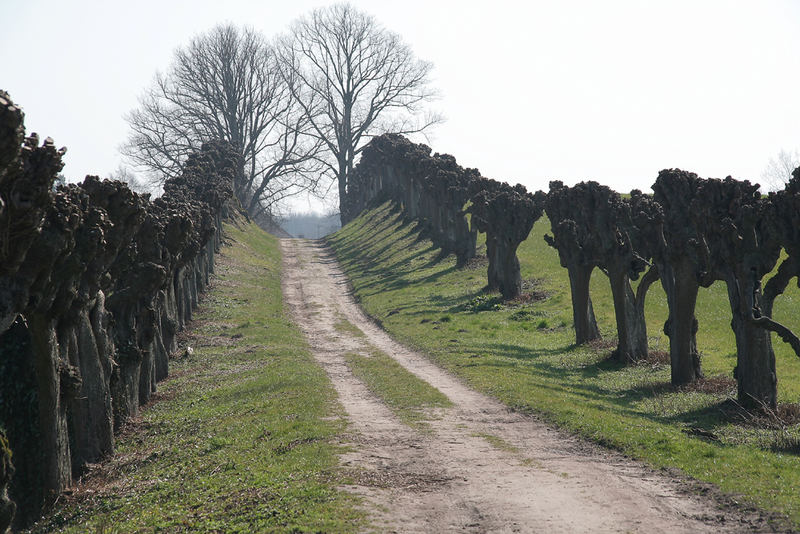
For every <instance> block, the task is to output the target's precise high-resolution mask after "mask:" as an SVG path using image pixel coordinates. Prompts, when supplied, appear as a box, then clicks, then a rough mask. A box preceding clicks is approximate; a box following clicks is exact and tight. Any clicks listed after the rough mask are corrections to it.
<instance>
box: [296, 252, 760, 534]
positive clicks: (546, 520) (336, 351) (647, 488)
mask: <svg viewBox="0 0 800 534" xmlns="http://www.w3.org/2000/svg"><path fill="white" fill-rule="evenodd" d="M281 246H282V249H283V256H284V258H283V261H284V266H283V267H284V279H283V289H284V298H285V299H286V300H287V302H288V304H289V306H290V309H291V311H292V314H293V317H294V319H295V320H296V321H297V323H298V324H299V326H300V327H301V328H302V329H303V331H304V333H305V335H306V336H307V338H308V340H309V342H310V344H311V347H312V350H313V351H314V354H315V356H316V358H317V360H318V361H319V362H320V364H321V365H322V366H323V367H324V368H325V370H326V371H327V373H328V375H329V376H330V378H331V380H332V381H333V384H334V386H335V387H336V390H337V392H338V395H339V401H340V402H341V404H342V406H343V407H344V409H345V410H346V412H347V416H348V418H349V420H350V422H351V427H350V428H351V431H352V435H351V444H352V446H353V447H352V449H353V450H352V452H349V453H347V454H345V455H344V456H343V457H342V459H341V461H342V463H343V465H344V466H345V467H346V468H348V469H351V470H352V473H353V479H354V480H355V481H356V485H354V486H348V487H347V489H348V490H349V491H354V492H356V493H357V494H359V495H362V496H364V497H365V500H366V502H367V503H368V510H369V513H370V515H371V517H372V519H373V525H374V527H375V529H376V530H377V531H380V532H753V531H765V530H769V527H768V525H767V524H766V522H765V521H764V520H763V519H761V517H760V516H759V515H758V514H749V515H744V514H740V513H738V512H736V511H732V510H731V509H729V508H728V507H725V506H724V505H723V504H721V503H720V501H719V500H714V499H708V498H705V497H697V496H693V495H690V492H696V490H697V488H698V486H697V485H693V484H692V483H690V482H687V481H685V480H680V479H676V478H672V477H669V476H667V475H666V474H664V473H662V472H656V471H653V470H651V469H649V468H647V467H645V466H642V465H640V464H638V463H636V462H633V461H631V460H629V459H627V458H625V457H623V456H621V455H618V454H615V453H613V452H609V451H607V450H604V449H601V448H600V447H597V446H594V445H592V444H588V443H585V442H583V441H582V440H579V439H576V438H575V437H572V436H569V435H567V434H566V433H564V432H561V431H558V430H555V429H553V428H550V427H548V426H546V425H545V424H543V423H541V422H539V421H537V420H535V419H534V418H531V417H527V416H523V415H520V414H516V413H513V412H511V411H509V410H508V409H507V408H506V407H505V406H503V405H502V404H500V403H499V402H498V401H496V400H494V399H491V398H489V397H487V396H485V395H482V394H480V393H477V392H475V391H473V390H472V389H470V388H468V387H466V386H465V385H464V384H463V383H461V382H460V381H459V380H458V379H456V378H454V377H453V376H451V375H450V374H448V373H447V372H445V371H443V370H441V369H440V368H438V367H437V366H435V365H434V364H432V363H431V362H430V361H429V360H428V359H426V358H425V356H423V355H421V354H419V353H415V352H413V351H411V350H409V349H407V348H405V347H403V346H402V345H400V344H398V343H396V342H395V341H394V340H392V339H391V338H390V337H389V336H388V335H387V334H386V333H385V332H384V331H383V330H381V329H380V328H379V327H377V326H376V325H375V324H374V323H373V322H372V321H370V320H369V319H368V318H367V317H366V316H365V315H364V314H363V313H362V312H361V310H360V308H359V307H358V305H357V304H356V303H355V301H354V300H353V298H352V296H351V295H350V293H349V291H348V281H347V278H346V277H345V276H344V274H343V273H342V272H341V270H340V269H339V267H338V265H337V262H336V260H335V259H334V257H333V255H332V253H330V251H329V250H327V249H326V248H325V247H324V246H323V245H322V244H320V243H318V242H314V241H307V240H297V239H291V240H290V239H286V240H282V241H281ZM343 317H344V318H346V319H347V320H348V321H350V322H351V323H352V324H353V325H355V326H357V327H358V328H359V329H360V330H361V331H363V333H364V334H365V337H364V338H361V337H360V336H354V335H352V334H347V333H345V332H343V331H341V329H339V330H337V329H336V328H335V325H336V323H337V322H340V321H341V320H342V318H343ZM370 344H371V345H373V346H375V347H378V348H379V349H381V350H383V351H384V352H385V353H387V354H389V355H390V356H392V357H393V358H395V359H396V360H397V361H398V362H399V363H400V364H401V365H403V366H404V367H405V368H406V369H408V370H409V371H411V372H412V373H414V374H415V375H417V376H418V377H420V378H422V379H423V380H425V381H427V382H428V383H430V384H431V385H433V386H434V387H436V388H438V389H439V390H440V391H441V392H442V393H444V394H445V395H447V397H449V398H450V400H451V401H452V402H453V404H454V406H453V407H452V408H448V409H445V410H440V411H438V412H437V413H436V414H434V416H432V417H431V419H430V421H429V425H430V428H431V431H429V432H420V431H416V430H414V429H412V428H409V427H408V426H406V425H404V424H403V423H401V422H400V421H399V420H398V419H397V418H396V417H395V416H394V415H393V414H392V412H391V411H390V410H389V409H388V408H387V407H386V406H385V405H383V404H382V403H381V402H380V400H379V399H378V398H376V397H375V396H374V395H372V394H371V393H370V392H369V391H368V390H367V388H366V387H365V386H364V384H363V383H361V382H360V381H359V380H358V379H356V378H355V377H354V376H353V375H352V373H351V372H350V370H349V368H348V367H347V364H346V363H345V360H344V354H345V353H347V352H349V351H363V350H365V348H366V347H367V346H368V345H370ZM487 436H491V437H488V438H487ZM493 443H494V444H493Z"/></svg>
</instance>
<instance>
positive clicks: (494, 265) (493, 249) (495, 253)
mask: <svg viewBox="0 0 800 534" xmlns="http://www.w3.org/2000/svg"><path fill="white" fill-rule="evenodd" d="M499 254H500V251H499V247H498V245H497V238H496V237H495V235H494V234H493V233H492V232H486V259H488V260H489V266H488V267H487V271H486V279H487V280H488V283H487V286H486V287H487V288H488V289H489V290H490V291H494V290H495V289H500V284H501V283H502V277H501V276H500V263H501V262H500V255H499Z"/></svg>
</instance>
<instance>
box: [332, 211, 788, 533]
mask: <svg viewBox="0 0 800 534" xmlns="http://www.w3.org/2000/svg"><path fill="white" fill-rule="evenodd" d="M545 233H549V222H548V221H547V220H546V218H542V219H541V220H539V221H538V222H537V223H536V225H535V226H534V227H533V230H532V231H531V233H530V236H529V238H528V239H527V240H526V241H525V242H523V243H522V245H521V246H520V248H519V252H518V255H519V258H520V263H521V266H522V277H523V280H526V281H528V285H529V289H528V292H527V294H526V295H525V296H523V298H521V299H518V300H516V301H513V302H503V301H502V300H501V299H500V298H499V296H498V295H496V294H492V293H487V292H486V291H485V289H484V288H485V285H486V264H485V261H474V262H471V263H470V264H469V265H468V266H467V267H466V268H463V269H458V268H456V265H455V259H454V258H453V257H452V256H450V257H447V258H442V257H441V256H440V254H439V250H438V249H436V248H435V247H434V246H433V245H432V243H431V242H430V241H429V240H426V239H425V238H422V237H420V236H419V233H418V232H417V225H416V223H413V222H412V223H404V222H403V217H402V215H401V214H400V213H399V212H398V211H397V210H396V209H394V208H393V207H392V206H391V205H390V204H388V203H386V204H383V205H381V206H379V207H377V208H375V209H373V210H372V211H368V212H365V213H363V214H362V215H361V216H360V217H358V218H357V219H356V220H355V221H353V222H352V223H351V224H349V225H348V226H346V227H345V228H344V229H342V230H340V231H339V232H337V233H336V234H333V235H332V236H330V237H329V242H330V244H331V246H332V247H333V249H334V250H335V252H336V254H337V256H338V258H339V260H340V261H341V263H342V265H343V267H344V269H345V271H346V272H347V274H348V276H349V277H350V279H351V282H352V284H353V287H354V290H355V294H356V296H357V298H358V299H359V300H360V302H361V304H362V306H363V307H364V309H365V310H366V311H367V313H369V314H370V315H371V316H372V317H374V318H375V319H376V320H377V321H379V322H380V323H381V324H382V325H383V326H384V328H386V329H387V330H388V331H389V332H390V333H391V334H393V335H394V336H395V337H397V338H398V339H399V340H401V341H403V342H405V343H406V344H408V345H411V346H413V347H415V348H417V349H420V350H422V351H424V352H426V353H428V354H429V355H430V356H431V357H432V358H433V359H434V360H435V361H436V362H438V363H439V364H440V365H442V366H443V367H445V368H446V369H448V370H450V371H452V372H453V373H455V374H456V375H458V376H460V377H462V378H463V379H464V380H465V381H466V382H468V383H469V384H471V385H472V386H473V387H475V388H476V389H478V390H480V391H483V392H485V393H489V394H491V395H494V396H495V397H497V398H499V399H500V400H501V401H503V402H505V403H506V404H508V405H509V406H511V407H513V408H515V409H517V410H520V411H531V412H536V413H539V414H542V415H543V416H544V417H546V418H547V419H549V420H550V421H552V422H554V423H556V424H558V425H560V426H562V427H564V428H567V429H570V430H572V431H574V432H576V433H579V434H581V435H583V436H585V437H588V438H591V439H593V440H595V441H597V442H600V443H603V444H606V445H608V446H611V447H613V448H616V449H619V450H621V451H623V452H624V453H626V454H629V455H631V456H633V457H636V458H639V459H642V460H645V461H647V462H649V463H650V464H651V465H653V466H656V467H665V468H678V469H680V470H682V471H683V472H684V473H686V474H688V475H689V476H692V477H694V478H697V479H699V480H702V481H706V482H711V483H713V484H716V485H717V486H718V487H719V488H720V489H722V490H723V491H724V492H727V493H729V494H734V495H739V496H740V497H738V498H741V499H743V500H746V501H749V502H750V503H752V504H755V505H758V506H759V507H761V508H763V509H767V510H770V511H774V512H778V513H783V514H786V515H787V516H788V517H789V518H790V520H791V522H793V524H794V525H795V526H798V527H800V497H798V488H800V447H798V446H796V445H797V444H798V443H800V428H798V425H797V424H796V420H797V418H796V417H795V418H791V417H789V418H786V417H782V416H781V415H780V413H779V414H778V416H776V417H774V418H771V419H770V418H760V419H759V418H754V417H751V416H749V415H748V414H746V413H744V412H742V411H741V410H739V409H738V408H737V407H736V404H735V401H734V400H733V399H734V398H735V395H736V391H735V389H736V387H735V382H734V381H733V379H732V373H733V367H734V365H735V361H736V356H735V345H734V338H733V333H732V331H731V329H730V316H731V314H730V308H729V306H728V301H727V293H726V289H725V287H724V285H723V284H721V283H718V284H715V285H713V286H712V287H710V288H708V289H702V290H701V292H700V296H699V299H698V310H697V316H698V320H699V324H700V330H699V332H698V345H699V347H700V350H701V352H702V354H703V357H702V362H703V368H704V371H705V373H706V376H707V377H709V378H708V379H707V380H705V381H702V382H700V383H699V384H697V385H696V386H693V387H687V388H683V389H675V388H673V387H672V386H671V385H670V383H669V381H670V370H669V365H668V357H666V358H665V352H668V350H669V344H668V340H667V339H666V338H665V336H664V334H663V331H662V330H663V324H664V320H665V319H666V317H667V306H666V299H665V296H664V293H663V290H662V289H661V287H660V284H655V285H654V286H653V287H652V288H651V290H650V292H649V294H648V297H647V310H646V314H647V320H648V328H649V332H648V335H649V342H650V347H651V351H652V352H653V357H652V358H650V359H649V360H648V361H646V362H642V363H641V364H638V365H630V366H623V365H620V364H619V363H616V362H615V361H613V360H611V359H610V358H609V356H610V353H611V351H612V350H613V348H614V346H615V342H614V340H613V338H614V336H615V333H616V331H615V325H614V310H613V304H612V300H611V295H610V290H609V284H608V280H607V279H606V278H605V276H604V275H603V274H602V273H601V272H599V271H596V272H595V273H594V275H593V277H592V286H591V291H592V299H593V301H594V309H595V313H596V314H597V319H598V323H599V326H600V329H601V332H602V334H603V336H604V338H605V340H604V341H603V342H600V343H596V344H593V345H592V346H587V345H583V346H575V345H574V331H573V329H572V328H571V325H572V316H571V305H570V294H569V282H568V278H567V276H566V271H565V270H564V269H562V268H561V266H560V265H559V262H558V256H557V253H556V251H555V250H553V249H551V248H550V247H548V246H547V245H546V244H545V243H544V240H543V239H542V236H543V234H545ZM530 287H532V288H533V289H530ZM799 299H800V292H798V290H797V289H796V288H792V289H791V290H790V291H788V292H787V294H786V295H783V296H781V297H780V298H779V299H778V301H776V313H775V315H776V317H777V318H778V320H780V321H782V322H784V323H786V324H788V325H790V326H791V327H794V328H799V327H800V314H797V313H796V309H797V306H796V304H797V303H798V302H800V300H799ZM444 317H446V318H447V320H443V318H444ZM775 348H776V354H777V359H778V364H777V367H778V379H779V400H780V402H783V403H797V402H798V401H800V361H798V359H797V358H796V357H795V356H794V355H793V354H792V353H791V350H790V349H788V347H786V346H784V345H783V344H782V343H781V342H780V340H776V341H775ZM787 408H788V409H787V410H785V411H784V412H785V413H792V412H796V410H793V409H791V408H792V407H791V406H788V407H787ZM784 412H781V413H784Z"/></svg>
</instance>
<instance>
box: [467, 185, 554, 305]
mask: <svg viewBox="0 0 800 534" xmlns="http://www.w3.org/2000/svg"><path fill="white" fill-rule="evenodd" d="M471 189H472V190H473V191H475V193H474V194H473V196H472V198H471V199H470V200H471V205H470V206H469V207H468V208H467V212H469V213H471V214H472V224H474V225H475V227H476V228H477V229H478V230H479V231H481V232H484V233H485V234H486V257H487V258H488V260H489V267H488V271H487V278H488V288H489V289H499V290H500V293H501V294H502V295H503V298H504V299H513V298H515V297H518V296H520V295H521V294H522V276H521V275H520V268H519V259H517V249H518V248H519V244H520V243H522V242H523V241H524V240H525V239H527V238H528V234H529V233H530V231H531V228H533V225H534V223H535V222H536V221H537V220H538V219H539V217H541V216H542V212H543V210H544V197H545V195H544V193H542V192H541V191H537V192H536V194H531V193H528V192H527V191H526V190H525V187H523V186H522V185H517V186H516V187H511V186H510V185H508V184H505V183H502V182H497V181H495V180H489V179H486V178H482V179H478V180H475V181H474V182H473V183H472V184H471Z"/></svg>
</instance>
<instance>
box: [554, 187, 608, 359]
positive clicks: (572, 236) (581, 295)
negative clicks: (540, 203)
mask: <svg viewBox="0 0 800 534" xmlns="http://www.w3.org/2000/svg"><path fill="white" fill-rule="evenodd" d="M585 203H586V199H585V198H584V195H583V189H581V188H578V187H567V186H565V185H564V184H563V182H560V181H553V182H550V192H549V193H548V194H547V200H546V202H545V208H544V209H545V212H546V213H547V217H548V218H549V219H550V231H551V232H553V235H552V236H549V235H545V236H544V240H545V242H546V243H547V244H548V245H550V246H551V247H553V248H555V249H556V250H557V251H558V259H559V261H560V262H561V266H562V267H564V268H565V269H567V275H568V276H569V287H570V293H571V295H572V320H573V323H574V325H575V343H577V344H581V343H586V342H587V341H592V340H593V339H600V337H601V336H600V330H599V329H598V328H597V320H596V319H595V316H594V308H593V307H592V299H591V296H590V295H589V281H590V280H591V278H592V271H593V270H594V268H595V267H597V254H596V253H595V251H594V249H593V247H594V246H595V244H596V243H595V241H594V239H593V238H592V233H591V229H590V228H586V227H585V226H584V225H583V223H584V221H582V220H580V219H578V218H576V213H577V210H579V209H586V206H585Z"/></svg>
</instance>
